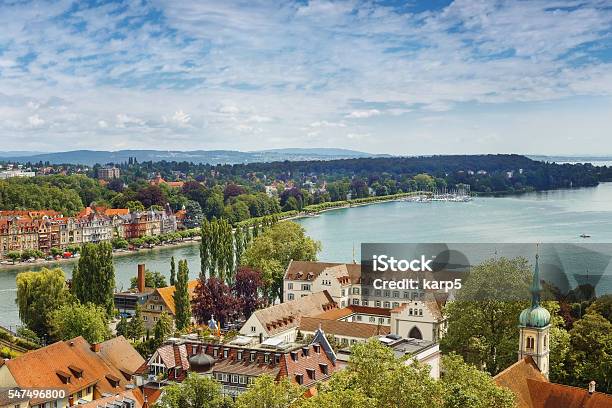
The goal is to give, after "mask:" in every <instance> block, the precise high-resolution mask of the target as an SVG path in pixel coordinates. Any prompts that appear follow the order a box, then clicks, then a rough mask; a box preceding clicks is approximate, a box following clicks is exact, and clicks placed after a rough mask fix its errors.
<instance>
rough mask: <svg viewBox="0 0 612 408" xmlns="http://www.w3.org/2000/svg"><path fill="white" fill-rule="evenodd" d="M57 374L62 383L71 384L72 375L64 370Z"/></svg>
mask: <svg viewBox="0 0 612 408" xmlns="http://www.w3.org/2000/svg"><path fill="white" fill-rule="evenodd" d="M55 373H56V374H57V376H58V377H59V379H60V380H61V381H62V383H64V384H70V378H71V377H72V376H71V375H70V374H68V373H67V372H65V371H62V370H57V371H56V372H55Z"/></svg>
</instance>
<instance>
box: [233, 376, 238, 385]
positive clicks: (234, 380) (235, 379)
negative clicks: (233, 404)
mask: <svg viewBox="0 0 612 408" xmlns="http://www.w3.org/2000/svg"><path fill="white" fill-rule="evenodd" d="M232 383H233V384H238V376H237V375H236V374H232Z"/></svg>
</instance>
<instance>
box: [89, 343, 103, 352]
mask: <svg viewBox="0 0 612 408" xmlns="http://www.w3.org/2000/svg"><path fill="white" fill-rule="evenodd" d="M100 349H101V347H100V343H94V344H92V345H91V351H93V352H94V353H99V352H100Z"/></svg>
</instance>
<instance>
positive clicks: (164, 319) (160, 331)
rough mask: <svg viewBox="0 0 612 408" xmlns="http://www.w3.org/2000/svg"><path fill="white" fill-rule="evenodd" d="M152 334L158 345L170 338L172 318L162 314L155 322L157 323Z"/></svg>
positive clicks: (164, 313)
mask: <svg viewBox="0 0 612 408" xmlns="http://www.w3.org/2000/svg"><path fill="white" fill-rule="evenodd" d="M153 333H154V336H155V340H157V342H158V344H161V343H163V342H164V341H166V339H167V338H168V337H170V335H171V334H172V318H171V317H170V316H169V315H168V313H166V312H162V314H161V315H160V316H159V319H158V320H157V323H155V328H154V329H153Z"/></svg>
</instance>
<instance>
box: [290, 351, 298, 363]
mask: <svg viewBox="0 0 612 408" xmlns="http://www.w3.org/2000/svg"><path fill="white" fill-rule="evenodd" d="M297 359H298V354H297V351H292V352H291V360H293V361H297Z"/></svg>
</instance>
